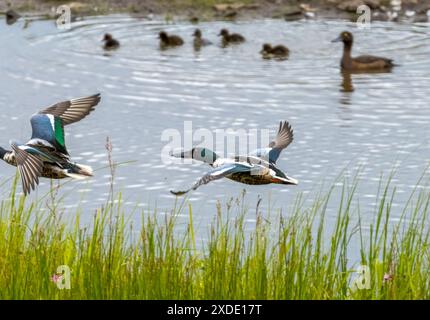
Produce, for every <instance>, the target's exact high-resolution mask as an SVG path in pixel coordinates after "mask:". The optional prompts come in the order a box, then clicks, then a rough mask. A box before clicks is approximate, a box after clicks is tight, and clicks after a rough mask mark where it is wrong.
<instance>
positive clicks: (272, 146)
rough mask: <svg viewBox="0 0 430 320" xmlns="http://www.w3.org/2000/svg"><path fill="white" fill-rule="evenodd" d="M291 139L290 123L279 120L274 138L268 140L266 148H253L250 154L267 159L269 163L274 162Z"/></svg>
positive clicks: (292, 136)
mask: <svg viewBox="0 0 430 320" xmlns="http://www.w3.org/2000/svg"><path fill="white" fill-rule="evenodd" d="M293 139H294V133H293V129H292V128H291V125H290V124H289V123H288V121H284V122H282V121H281V122H280V123H279V129H278V133H277V135H276V138H275V140H273V141H272V142H270V143H269V146H268V147H267V148H263V149H258V150H255V151H254V152H252V153H251V154H250V155H254V156H256V157H260V158H263V159H267V160H268V161H269V162H270V163H276V160H278V158H279V155H280V154H281V151H282V150H284V149H285V148H286V147H288V145H289V144H290V143H291V142H293Z"/></svg>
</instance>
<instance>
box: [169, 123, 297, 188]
mask: <svg viewBox="0 0 430 320" xmlns="http://www.w3.org/2000/svg"><path fill="white" fill-rule="evenodd" d="M292 141H293V130H292V129H291V126H290V125H289V123H288V122H287V121H284V122H282V121H281V122H280V124H279V130H278V134H277V135H276V138H275V140H273V141H272V142H270V144H269V146H268V147H266V148H262V149H257V150H255V151H253V152H252V153H250V154H248V155H243V156H241V155H239V156H235V157H232V158H221V157H219V156H218V155H217V154H216V153H215V152H213V151H212V150H210V149H208V148H201V147H196V148H192V149H191V150H190V151H182V152H179V153H171V155H172V156H174V157H177V158H191V159H195V160H198V161H202V162H205V163H207V164H209V165H210V166H211V167H212V170H210V171H209V172H208V173H206V174H205V175H204V176H203V177H201V178H200V179H199V180H197V182H195V183H194V185H193V186H192V187H191V188H189V189H187V190H184V191H170V192H171V193H172V194H174V195H177V196H179V195H183V194H185V193H187V192H189V191H190V190H196V189H197V188H198V187H200V186H201V185H204V184H207V183H209V182H211V181H214V180H218V179H221V178H228V179H231V180H234V181H237V182H240V183H244V184H249V185H261V184H270V183H276V184H293V185H297V184H298V181H297V180H296V179H293V178H291V177H288V176H287V175H286V174H285V173H284V172H283V171H282V170H281V169H279V168H278V167H277V166H276V160H278V158H279V155H280V154H281V151H282V150H283V149H285V148H286V147H287V146H288V145H289V144H290V143H291V142H292Z"/></svg>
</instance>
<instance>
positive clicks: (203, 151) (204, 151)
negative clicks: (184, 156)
mask: <svg viewBox="0 0 430 320" xmlns="http://www.w3.org/2000/svg"><path fill="white" fill-rule="evenodd" d="M205 155H206V149H203V150H202V152H201V156H202V158H204V157H205Z"/></svg>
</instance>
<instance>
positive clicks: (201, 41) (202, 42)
mask: <svg viewBox="0 0 430 320" xmlns="http://www.w3.org/2000/svg"><path fill="white" fill-rule="evenodd" d="M193 36H194V42H193V45H194V49H196V50H199V49H200V48H201V47H203V46H208V45H211V44H212V42H210V41H209V40H207V39H205V38H203V37H202V31H201V30H200V29H196V30H195V31H194V33H193Z"/></svg>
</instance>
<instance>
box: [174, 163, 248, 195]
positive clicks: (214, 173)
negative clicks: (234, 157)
mask: <svg viewBox="0 0 430 320" xmlns="http://www.w3.org/2000/svg"><path fill="white" fill-rule="evenodd" d="M252 167H253V166H252V165H249V164H242V163H228V164H224V165H222V166H219V167H217V168H215V169H213V170H211V171H209V172H208V173H206V174H205V175H204V176H203V177H201V178H200V179H199V180H197V181H196V183H194V185H193V186H192V187H191V188H189V189H187V190H184V191H172V190H171V191H170V192H171V193H173V194H174V195H176V196H180V195H183V194H185V193H187V192H188V191H191V190H196V189H197V188H198V187H200V186H201V185H204V184H208V183H209V182H211V181H214V180H218V179H221V178H224V177H226V176H228V175H229V174H232V173H237V172H250V171H251V170H252Z"/></svg>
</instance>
